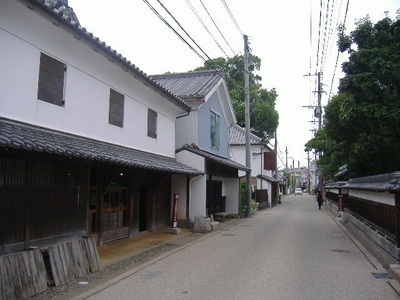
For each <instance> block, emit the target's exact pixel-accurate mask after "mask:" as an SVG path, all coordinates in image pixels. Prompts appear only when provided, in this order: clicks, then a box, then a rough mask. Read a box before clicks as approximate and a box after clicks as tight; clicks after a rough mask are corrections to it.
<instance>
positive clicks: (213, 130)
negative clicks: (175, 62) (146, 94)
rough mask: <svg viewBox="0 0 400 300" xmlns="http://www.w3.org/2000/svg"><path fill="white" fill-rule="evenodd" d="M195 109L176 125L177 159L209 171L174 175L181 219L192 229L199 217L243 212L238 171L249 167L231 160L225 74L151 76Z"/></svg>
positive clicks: (230, 112) (229, 107)
mask: <svg viewBox="0 0 400 300" xmlns="http://www.w3.org/2000/svg"><path fill="white" fill-rule="evenodd" d="M152 78H153V79H154V80H156V81H157V82H158V83H160V84H161V85H162V86H164V87H165V88H166V89H168V90H170V91H172V92H173V93H174V94H176V95H178V96H179V97H180V98H182V99H184V100H185V101H186V102H188V103H189V105H190V106H191V108H192V111H191V113H190V114H189V115H188V116H184V117H181V118H179V119H178V120H177V123H176V146H177V150H176V158H177V160H178V161H180V162H182V163H184V164H186V165H189V166H191V167H193V168H195V169H198V170H200V171H202V172H204V173H205V175H200V176H197V177H191V178H190V179H189V180H188V179H187V178H186V177H184V176H182V175H174V179H173V186H174V184H175V185H176V187H180V188H181V190H180V202H179V205H178V221H179V222H180V224H183V225H189V223H190V222H193V220H194V217H195V216H197V215H201V216H207V215H210V214H215V213H219V212H226V213H230V214H239V213H240V201H239V199H240V197H239V186H240V185H239V174H238V172H239V170H242V171H246V170H247V168H246V167H245V166H243V165H241V164H239V163H237V162H236V161H234V160H232V159H230V157H229V127H230V126H232V125H233V124H235V122H236V117H235V114H234V111H233V108H232V105H231V101H230V98H229V93H228V89H227V86H226V83H225V80H224V78H223V75H222V74H221V73H220V72H218V71H200V72H189V73H180V74H166V75H155V76H152Z"/></svg>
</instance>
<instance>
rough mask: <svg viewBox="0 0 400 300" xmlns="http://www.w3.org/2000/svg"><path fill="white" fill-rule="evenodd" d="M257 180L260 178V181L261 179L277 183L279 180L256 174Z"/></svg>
mask: <svg viewBox="0 0 400 300" xmlns="http://www.w3.org/2000/svg"><path fill="white" fill-rule="evenodd" d="M257 178H261V179H263V180H265V181H268V182H278V181H279V180H277V179H275V178H273V177H271V176H267V175H261V174H258V175H257Z"/></svg>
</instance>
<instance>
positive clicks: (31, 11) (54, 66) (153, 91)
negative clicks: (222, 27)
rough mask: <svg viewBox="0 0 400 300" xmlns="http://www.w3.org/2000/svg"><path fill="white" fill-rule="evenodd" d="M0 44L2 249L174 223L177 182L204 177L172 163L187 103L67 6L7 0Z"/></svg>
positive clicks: (1, 11)
mask: <svg viewBox="0 0 400 300" xmlns="http://www.w3.org/2000/svg"><path fill="white" fill-rule="evenodd" d="M116 34H118V33H116ZM127 38H129V37H127ZM0 44H1V47H0V65H1V68H0V255H1V254H6V253H12V252H15V251H20V250H23V249H27V248H29V247H32V246H41V245H44V244H46V243H47V244H48V243H57V242H59V241H61V240H68V239H73V238H77V237H81V236H83V235H91V236H93V237H94V238H95V240H96V241H97V242H98V243H100V244H102V243H104V242H107V241H110V240H114V239H120V238H127V237H132V236H135V235H139V234H141V233H143V232H147V231H153V230H156V229H158V228H162V227H165V226H168V225H170V221H171V198H172V194H173V193H174V192H175V191H174V190H173V188H172V177H173V176H174V174H180V176H182V178H187V177H188V178H189V176H190V175H199V174H201V171H199V170H196V169H194V168H193V167H189V166H186V165H184V164H182V163H180V162H177V161H176V159H175V149H176V147H175V125H176V124H175V123H176V119H177V117H179V116H183V115H187V114H188V113H189V112H190V110H191V107H190V105H188V104H187V103H186V102H185V101H184V100H182V99H181V98H179V97H178V96H176V95H174V94H172V93H171V92H170V91H168V90H167V89H165V88H164V87H162V86H160V85H159V84H158V83H156V82H155V81H153V80H152V79H151V78H150V77H148V76H147V75H146V74H145V73H143V72H142V71H141V70H139V69H138V68H137V67H136V66H135V65H133V64H132V63H131V62H129V61H127V60H126V59H125V58H124V57H123V56H121V55H120V54H118V53H117V52H116V51H115V50H113V49H111V48H110V47H109V46H107V45H106V44H105V43H104V42H102V41H100V40H99V39H98V38H96V37H95V36H93V34H91V33H89V32H87V31H86V30H85V28H83V27H81V25H80V24H79V21H78V19H77V18H76V16H75V14H74V13H73V10H72V9H71V8H70V7H68V6H67V1H39V0H37V1H36V0H3V1H1V2H0ZM188 180H189V179H188Z"/></svg>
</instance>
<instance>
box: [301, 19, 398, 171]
mask: <svg viewBox="0 0 400 300" xmlns="http://www.w3.org/2000/svg"><path fill="white" fill-rule="evenodd" d="M356 25H357V27H356V29H355V30H354V31H353V32H351V33H350V35H346V34H345V32H344V28H343V27H342V28H340V30H339V40H338V46H339V50H340V51H342V52H345V51H347V52H348V53H349V60H348V61H347V62H345V63H343V65H342V68H343V71H344V73H345V76H344V78H342V79H341V81H340V85H339V92H338V95H337V96H335V97H334V98H333V99H332V100H331V101H330V102H329V103H328V105H327V106H326V107H325V116H324V127H323V129H322V130H321V131H320V132H318V133H317V135H316V136H315V137H314V138H313V139H312V140H310V141H309V142H308V143H307V144H306V149H316V150H322V151H323V157H322V159H321V161H320V164H321V165H323V167H324V169H325V170H326V171H327V172H328V173H330V174H331V175H332V174H334V172H335V171H337V170H338V168H339V167H340V166H341V165H344V164H347V165H348V168H349V170H350V171H351V176H354V177H359V176H368V175H374V174H380V173H387V172H393V171H398V170H400V155H399V152H400V19H397V20H395V21H393V20H391V19H390V18H389V17H386V18H384V19H382V20H381V21H379V22H377V23H376V24H372V22H371V20H370V19H369V18H368V17H366V18H364V19H361V20H360V21H358V22H357V23H356Z"/></svg>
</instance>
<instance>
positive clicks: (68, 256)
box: [47, 238, 100, 286]
mask: <svg viewBox="0 0 400 300" xmlns="http://www.w3.org/2000/svg"><path fill="white" fill-rule="evenodd" d="M47 251H48V254H49V259H50V265H51V272H52V275H53V279H54V284H55V286H59V285H61V284H64V283H67V282H69V281H72V280H74V279H76V278H80V277H82V276H84V275H86V274H89V273H90V272H95V271H97V270H99V269H100V263H99V256H98V253H97V248H96V245H95V243H94V241H93V239H91V238H84V239H80V240H76V241H72V242H67V243H62V244H58V245H54V246H51V247H49V248H47Z"/></svg>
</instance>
